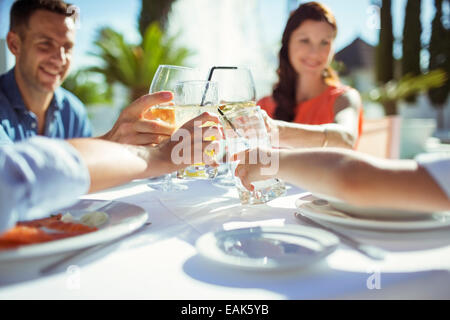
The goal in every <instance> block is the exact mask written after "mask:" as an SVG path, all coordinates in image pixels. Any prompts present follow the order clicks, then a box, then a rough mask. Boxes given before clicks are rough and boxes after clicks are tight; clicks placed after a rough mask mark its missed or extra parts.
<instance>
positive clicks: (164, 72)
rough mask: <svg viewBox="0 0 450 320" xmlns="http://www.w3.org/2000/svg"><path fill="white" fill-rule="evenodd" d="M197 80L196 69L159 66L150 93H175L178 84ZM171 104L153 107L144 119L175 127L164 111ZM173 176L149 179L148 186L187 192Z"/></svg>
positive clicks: (171, 118)
mask: <svg viewBox="0 0 450 320" xmlns="http://www.w3.org/2000/svg"><path fill="white" fill-rule="evenodd" d="M197 79H201V74H200V72H199V70H197V69H193V68H187V67H181V66H171V65H160V66H159V67H158V70H157V71H156V73H155V76H154V77H153V80H152V84H151V86H150V93H156V92H160V91H172V92H175V87H176V85H177V84H178V83H179V82H182V81H188V80H197ZM172 104H173V103H168V104H164V105H159V106H154V107H152V108H150V110H149V111H148V112H147V113H146V114H145V115H144V118H146V119H150V120H156V119H160V120H162V121H165V122H168V123H170V124H172V125H174V126H175V125H176V124H175V118H174V113H173V112H172V111H171V110H164V107H170V106H171V105H172ZM158 108H160V110H158ZM174 174H175V173H173V174H167V175H164V176H163V177H161V179H156V180H155V179H151V180H150V182H149V184H148V185H149V186H150V187H151V188H153V189H156V190H161V191H164V192H171V191H180V190H187V189H188V188H187V186H185V185H183V184H181V183H179V182H178V181H177V179H172V175H174Z"/></svg>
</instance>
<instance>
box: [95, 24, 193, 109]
mask: <svg viewBox="0 0 450 320" xmlns="http://www.w3.org/2000/svg"><path fill="white" fill-rule="evenodd" d="M175 40H176V37H167V36H165V35H164V34H163V32H162V31H161V29H160V28H159V26H158V24H157V23H156V22H155V23H152V24H151V25H150V26H149V27H148V28H147V30H146V32H145V34H144V38H143V40H142V43H141V44H139V45H136V44H131V43H128V42H127V41H126V40H125V39H124V37H123V35H122V34H120V33H118V32H116V31H114V30H113V29H111V28H102V29H101V30H100V31H99V34H98V37H97V40H96V41H95V45H96V47H97V48H98V49H99V52H98V53H96V54H95V55H96V56H97V57H98V58H100V59H101V60H102V61H103V65H102V66H98V67H92V68H90V69H89V71H91V72H97V73H100V74H102V75H104V77H105V78H106V81H107V82H108V83H109V84H113V83H116V82H118V83H121V84H122V85H124V86H125V87H127V88H128V89H129V90H130V94H131V101H132V100H135V99H137V98H138V97H140V96H142V95H144V94H146V93H148V90H149V87H150V83H151V81H152V79H153V76H154V74H155V73H156V70H157V69H158V66H159V65H161V64H171V65H182V64H183V62H184V61H185V59H186V58H187V57H188V56H189V55H190V54H191V52H190V51H189V50H188V49H186V48H177V47H175V44H174V42H175Z"/></svg>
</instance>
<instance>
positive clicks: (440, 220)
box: [295, 194, 450, 231]
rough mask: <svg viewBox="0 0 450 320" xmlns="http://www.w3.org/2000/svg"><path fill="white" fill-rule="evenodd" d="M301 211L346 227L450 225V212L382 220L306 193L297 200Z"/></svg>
mask: <svg viewBox="0 0 450 320" xmlns="http://www.w3.org/2000/svg"><path fill="white" fill-rule="evenodd" d="M295 205H296V207H297V208H298V209H299V210H300V212H301V213H302V214H303V215H305V216H307V217H309V218H311V219H315V220H321V221H325V222H329V223H335V224H338V225H342V226H345V227H352V228H360V229H369V230H381V231H383V230H384V231H419V230H430V229H440V228H448V227H450V213H436V214H431V213H430V214H429V215H428V218H424V217H418V218H416V219H414V218H411V219H407V220H382V219H370V218H362V217H355V216H351V215H349V214H347V213H345V212H342V211H339V210H337V209H335V208H334V207H333V206H331V205H330V203H328V201H326V200H323V199H319V198H317V197H315V196H313V195H311V194H306V195H304V196H302V197H301V198H299V199H297V201H296V202H295Z"/></svg>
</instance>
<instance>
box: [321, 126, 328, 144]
mask: <svg viewBox="0 0 450 320" xmlns="http://www.w3.org/2000/svg"><path fill="white" fill-rule="evenodd" d="M323 133H324V135H325V139H324V141H323V144H322V148H326V147H327V146H328V130H327V129H326V128H325V129H324V130H323Z"/></svg>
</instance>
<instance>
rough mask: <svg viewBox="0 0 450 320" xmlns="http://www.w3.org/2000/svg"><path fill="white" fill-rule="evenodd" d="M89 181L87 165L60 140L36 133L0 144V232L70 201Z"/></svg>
mask: <svg viewBox="0 0 450 320" xmlns="http://www.w3.org/2000/svg"><path fill="white" fill-rule="evenodd" d="M89 185H90V177H89V171H88V169H87V167H86V165H85V164H84V162H83V161H82V159H81V157H80V155H79V154H78V152H77V151H76V150H75V149H74V148H73V147H72V146H71V145H70V144H68V143H67V142H65V141H63V140H55V139H49V138H44V137H35V138H32V139H30V140H27V141H24V142H20V143H16V144H11V145H3V146H0V232H2V231H5V230H6V229H8V228H11V227H13V226H14V225H15V224H16V223H17V222H18V221H26V220H33V219H38V218H43V217H45V216H46V215H48V214H50V213H53V212H54V210H57V209H59V208H63V207H65V206H69V205H71V204H73V203H74V202H75V201H76V200H77V198H78V197H79V196H81V195H83V194H85V193H86V192H87V191H88V190H89Z"/></svg>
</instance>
